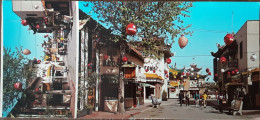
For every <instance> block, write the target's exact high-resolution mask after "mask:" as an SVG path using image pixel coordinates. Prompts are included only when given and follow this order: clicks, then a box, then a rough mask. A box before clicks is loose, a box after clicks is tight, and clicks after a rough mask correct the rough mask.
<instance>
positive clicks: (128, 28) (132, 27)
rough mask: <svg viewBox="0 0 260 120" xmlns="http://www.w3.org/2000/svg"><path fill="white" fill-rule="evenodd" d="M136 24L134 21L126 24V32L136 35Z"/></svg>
mask: <svg viewBox="0 0 260 120" xmlns="http://www.w3.org/2000/svg"><path fill="white" fill-rule="evenodd" d="M135 33H136V26H135V25H134V24H133V23H130V24H128V25H127V26H126V34H127V35H135Z"/></svg>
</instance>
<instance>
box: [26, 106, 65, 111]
mask: <svg viewBox="0 0 260 120" xmlns="http://www.w3.org/2000/svg"><path fill="white" fill-rule="evenodd" d="M31 109H33V110H46V109H49V110H70V107H67V106H49V107H48V108H47V107H33V108H31Z"/></svg>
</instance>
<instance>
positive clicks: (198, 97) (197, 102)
mask: <svg viewBox="0 0 260 120" xmlns="http://www.w3.org/2000/svg"><path fill="white" fill-rule="evenodd" d="M199 99H200V94H198V92H196V94H195V95H194V100H195V103H196V107H199V102H200V100H199Z"/></svg>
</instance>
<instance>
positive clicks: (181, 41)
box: [178, 35, 188, 49]
mask: <svg viewBox="0 0 260 120" xmlns="http://www.w3.org/2000/svg"><path fill="white" fill-rule="evenodd" d="M178 43H179V46H180V48H181V49H182V48H184V47H185V46H186V45H187V43H188V39H187V38H186V37H184V35H181V37H180V38H179V41H178Z"/></svg>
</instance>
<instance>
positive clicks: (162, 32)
mask: <svg viewBox="0 0 260 120" xmlns="http://www.w3.org/2000/svg"><path fill="white" fill-rule="evenodd" d="M89 5H92V11H93V12H94V13H96V14H97V15H98V16H97V17H98V20H99V21H100V22H102V23H103V24H106V25H107V26H109V29H111V30H112V31H113V34H115V35H117V36H116V38H113V40H114V41H118V40H119V39H123V40H126V41H132V40H130V39H127V37H126V33H125V32H126V26H127V25H128V24H129V23H134V24H135V25H136V27H137V35H136V37H134V39H133V41H140V39H139V37H141V38H142V40H141V41H140V42H141V43H142V45H143V46H145V47H144V48H145V50H144V53H145V54H147V55H149V56H150V55H154V56H160V54H159V52H158V51H162V50H163V49H164V48H163V47H157V46H164V47H166V44H167V45H169V46H167V47H168V48H171V46H172V44H173V43H174V38H175V37H177V35H180V34H184V35H191V34H192V32H191V31H188V32H187V31H185V30H186V29H187V28H189V27H190V26H191V25H187V26H185V25H184V24H183V22H184V21H183V18H185V17H189V15H188V14H189V12H190V11H189V8H190V7H192V3H191V2H172V1H168V2H166V1H162V2H152V1H146V2H144V1H142V2H133V1H126V2H121V1H111V2H106V1H93V2H91V3H90V2H87V4H86V5H85V6H86V7H89ZM156 38H163V40H162V41H163V42H160V44H159V45H158V42H157V40H156ZM144 39H145V40H144Z"/></svg>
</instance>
